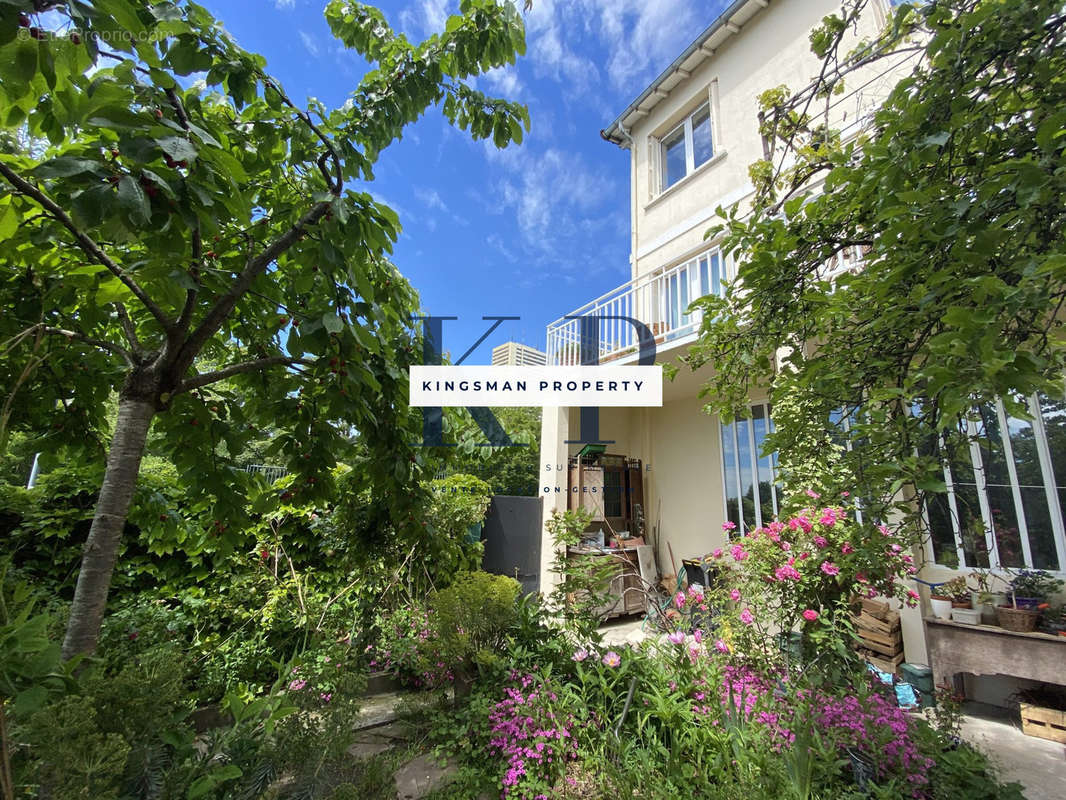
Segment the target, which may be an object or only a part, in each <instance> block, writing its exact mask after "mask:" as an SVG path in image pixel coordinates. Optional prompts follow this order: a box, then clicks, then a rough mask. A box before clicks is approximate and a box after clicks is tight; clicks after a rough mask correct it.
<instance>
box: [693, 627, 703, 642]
mask: <svg viewBox="0 0 1066 800" xmlns="http://www.w3.org/2000/svg"><path fill="white" fill-rule="evenodd" d="M692 638H693V639H694V640H695V642H696V644H703V631H702V630H700V629H699V628H696V630H694V631H693V632H692Z"/></svg>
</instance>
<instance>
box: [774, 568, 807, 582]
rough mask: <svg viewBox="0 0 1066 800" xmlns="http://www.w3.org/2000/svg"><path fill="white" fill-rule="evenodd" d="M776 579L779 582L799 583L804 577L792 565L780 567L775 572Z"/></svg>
mask: <svg viewBox="0 0 1066 800" xmlns="http://www.w3.org/2000/svg"><path fill="white" fill-rule="evenodd" d="M774 577H775V578H776V579H777V580H779V581H785V580H793V581H798V580H800V579H801V578H802V577H803V576H802V575H800V574H799V571H798V570H797V569H796V568H795V567H793V566H792V565H791V564H786V565H784V566H781V567H778V568H777V569H775V570H774Z"/></svg>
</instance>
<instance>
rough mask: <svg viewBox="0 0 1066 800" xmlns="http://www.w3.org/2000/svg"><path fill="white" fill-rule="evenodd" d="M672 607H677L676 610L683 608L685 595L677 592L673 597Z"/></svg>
mask: <svg viewBox="0 0 1066 800" xmlns="http://www.w3.org/2000/svg"><path fill="white" fill-rule="evenodd" d="M674 605H675V606H677V608H678V609H682V608H684V607H685V595H684V594H683V593H681V592H678V593H677V594H675V595H674Z"/></svg>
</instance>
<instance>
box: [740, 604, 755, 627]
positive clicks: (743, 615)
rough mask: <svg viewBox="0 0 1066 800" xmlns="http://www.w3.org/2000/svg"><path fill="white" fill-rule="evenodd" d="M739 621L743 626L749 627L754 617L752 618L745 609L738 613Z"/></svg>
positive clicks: (747, 609) (749, 611)
mask: <svg viewBox="0 0 1066 800" xmlns="http://www.w3.org/2000/svg"><path fill="white" fill-rule="evenodd" d="M740 621H741V622H743V623H744V624H745V625H751V623H753V622H754V621H755V617H753V616H752V614H751V609H750V608H745V609H744V610H743V611H741V612H740Z"/></svg>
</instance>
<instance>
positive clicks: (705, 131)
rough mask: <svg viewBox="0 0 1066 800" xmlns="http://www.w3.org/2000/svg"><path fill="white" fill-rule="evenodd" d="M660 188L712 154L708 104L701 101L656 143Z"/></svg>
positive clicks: (666, 185)
mask: <svg viewBox="0 0 1066 800" xmlns="http://www.w3.org/2000/svg"><path fill="white" fill-rule="evenodd" d="M659 147H660V150H661V154H660V160H661V171H662V187H661V189H662V190H666V189H668V188H669V187H671V186H673V185H674V184H675V183H677V182H678V181H679V180H681V179H682V178H684V177H685V176H686V175H688V174H690V173H691V172H692V171H693V170H695V169H696V168H697V167H699V166H700V165H701V164H705V163H707V162H708V161H710V160H711V156H713V155H714V141H713V138H712V135H711V105H710V103H704V104H703V105H702V106H700V107H699V108H697V109H696V110H695V111H694V112H692V113H691V114H689V115H688V116H687V117H685V119H684V121H683V122H682V123H681V124H680V125H678V126H677V127H676V128H674V129H673V130H672V131H670V132H669V133H668V134H666V135H665V136H664V137H663V138H662V139H661V140H660V142H659Z"/></svg>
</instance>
